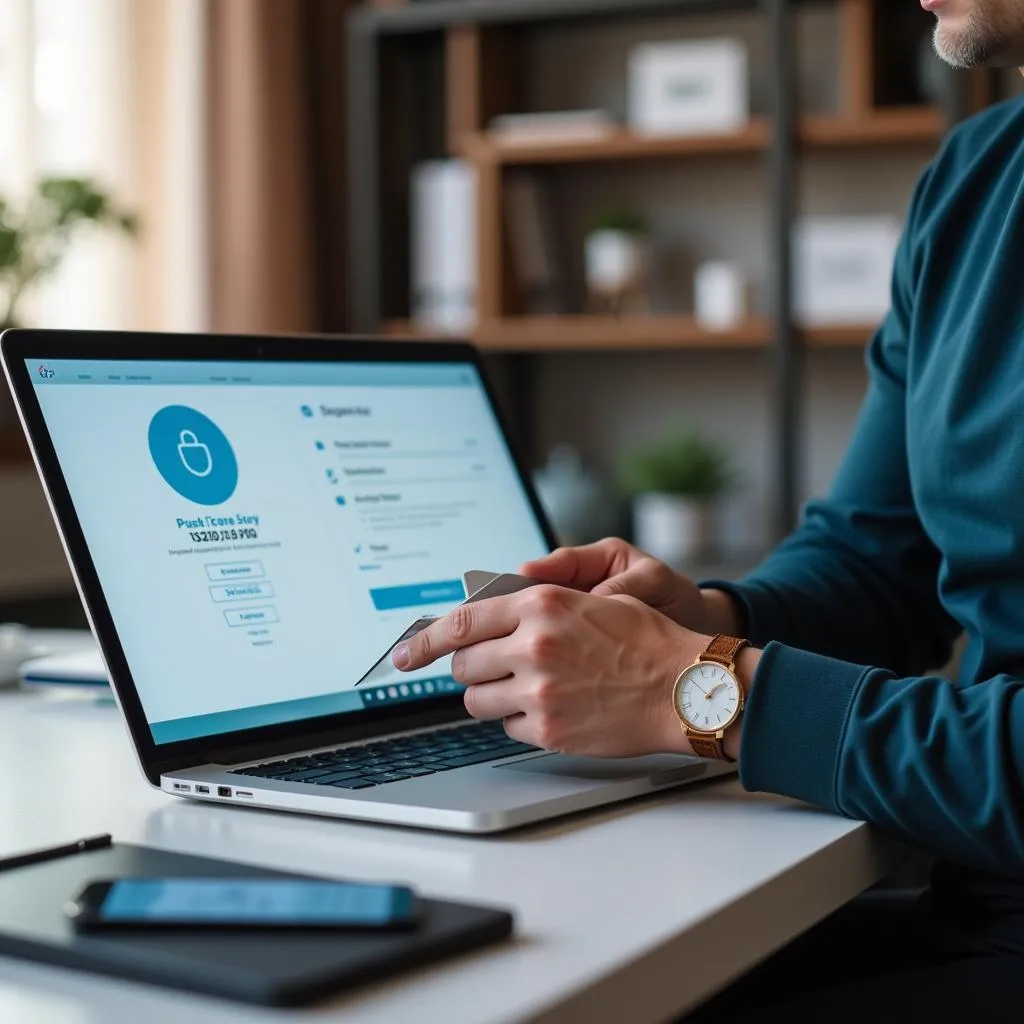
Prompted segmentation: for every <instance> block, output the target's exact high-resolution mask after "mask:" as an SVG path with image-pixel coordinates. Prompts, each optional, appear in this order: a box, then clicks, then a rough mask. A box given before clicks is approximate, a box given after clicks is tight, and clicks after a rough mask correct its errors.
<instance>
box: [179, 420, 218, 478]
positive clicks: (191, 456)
mask: <svg viewBox="0 0 1024 1024" xmlns="http://www.w3.org/2000/svg"><path fill="white" fill-rule="evenodd" d="M178 457H179V458H180V459H181V464H182V465H183V466H184V467H185V468H186V469H187V470H188V471H189V472H190V473H191V474H192V475H193V476H209V475H210V474H211V473H212V472H213V456H212V455H211V454H210V449H209V448H208V447H207V446H206V445H205V444H203V442H202V441H200V440H199V438H198V437H196V435H195V434H194V433H193V432H192V431H191V430H183V431H182V432H181V434H179V435H178ZM200 467H201V468H200Z"/></svg>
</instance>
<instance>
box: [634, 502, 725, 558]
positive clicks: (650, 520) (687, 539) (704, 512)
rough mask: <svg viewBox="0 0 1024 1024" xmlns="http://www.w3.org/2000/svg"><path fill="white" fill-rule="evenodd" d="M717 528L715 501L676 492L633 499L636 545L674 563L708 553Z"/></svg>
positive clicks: (656, 556)
mask: <svg viewBox="0 0 1024 1024" xmlns="http://www.w3.org/2000/svg"><path fill="white" fill-rule="evenodd" d="M713 528H714V504H713V502H711V501H707V500H702V499H694V498H685V497H681V496H679V495H677V494H638V495H637V496H636V497H635V498H634V499H633V533H634V539H635V540H636V545H637V547H639V548H641V549H642V550H644V551H646V552H647V553H648V554H649V555H653V556H654V557H655V558H659V559H661V561H663V562H667V563H668V564H669V565H672V566H682V565H685V564H686V563H688V562H692V561H694V560H696V559H697V558H699V557H701V556H702V555H704V554H706V553H707V551H708V550H709V548H710V546H711V540H712V532H713Z"/></svg>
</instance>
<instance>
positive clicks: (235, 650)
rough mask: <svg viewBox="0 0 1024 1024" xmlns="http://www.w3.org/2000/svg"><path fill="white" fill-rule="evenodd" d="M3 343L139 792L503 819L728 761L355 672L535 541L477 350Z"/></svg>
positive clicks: (531, 504)
mask: <svg viewBox="0 0 1024 1024" xmlns="http://www.w3.org/2000/svg"><path fill="white" fill-rule="evenodd" d="M0 356H2V361H3V367H4V372H5V373H6V375H7V379H8V381H9V383H10V386H11V389H12V392H13V395H14V399H15V403H16V405H17V409H18V413H19V416H20V418H21V422H22V424H23V426H24V429H25V433H26V435H27V437H28V441H29V445H30V447H31V450H32V454H33V457H34V459H35V463H36V467H37V469H38V471H39V474H40V477H41V478H42V482H43V486H44V488H45V490H46V494H47V496H48V500H49V502H50V507H51V509H52V511H53V514H54V518H55V519H56V523H57V527H58V530H59V532H60V535H61V538H62V540H63V543H64V546H65V551H66V553H67V557H68V560H69V562H70V564H71V568H72V571H73V573H74V576H75V579H76V582H77V585H78V588H79V591H80V594H81V597H82V601H83V604H84V606H85V609H86V612H87V614H88V616H89V621H90V624H91V626H92V629H93V632H94V633H95V636H96V639H97V642H98V644H99V646H100V649H101V651H102V654H103V659H104V662H105V664H106V667H107V671H108V673H109V676H110V680H111V685H112V687H113V689H114V692H115V694H116V697H117V701H118V704H119V706H120V709H121V712H122V714H123V717H124V720H125V722H126V724H127V727H128V732H129V735H130V737H131V741H132V744H133V746H134V749H135V752H136V754H137V756H138V761H139V764H140V766H141V768H142V771H143V772H144V774H145V776H146V778H147V779H148V780H149V782H150V783H151V784H152V785H153V786H156V787H159V788H160V789H162V790H163V791H164V792H166V793H169V794H173V795H175V796H180V797H184V798H187V799H192V800H203V801H209V802H213V803H221V804H230V805H238V806H246V807H256V808H265V809H272V810H277V811H295V812H303V813H309V814H320V815H330V816H336V817H340V818H349V819H360V820H364V821H373V822H386V823H391V824H398V825H409V826H420V827H424V828H433V829H445V830H451V831H456V832H495V831H499V830H502V829H507V828H512V827H515V826H519V825H524V824H527V823H529V822H535V821H538V820H541V819H545V818H551V817H554V816H557V815H562V814H567V813H571V812H574V811H580V810H583V809H585V808H590V807H595V806H598V805H601V804H607V803H610V802H612V801H617V800H622V799H625V798H628V797H635V796H639V795H641V794H644V793H650V792H652V791H654V790H660V789H664V788H666V787H669V786H676V785H679V784H682V783H686V782H690V781H692V780H695V779H700V778H707V777H709V776H710V775H712V774H718V773H719V772H722V771H728V770H729V769H728V766H725V765H719V764H717V763H708V762H704V761H701V760H699V759H696V758H688V757H679V756H671V755H664V756H661V755H658V756H652V757H642V758H633V759H624V760H603V759H597V758H584V757H573V756H568V755H564V754H559V753H549V752H546V751H543V750H538V749H535V748H532V747H528V746H525V745H523V744H520V743H516V742H514V741H512V740H510V739H509V738H508V736H507V735H506V734H505V732H504V729H503V727H502V723H501V722H477V721H474V720H472V719H470V718H469V716H468V715H467V714H466V712H465V709H464V706H463V700H462V688H461V687H460V686H459V685H458V684H457V683H456V682H455V680H454V679H453V678H452V676H451V674H450V667H449V662H448V661H443V662H438V663H437V664H435V665H433V666H431V667H430V668H429V669H425V670H423V671H420V672H416V673H413V674H410V675H403V674H401V673H398V672H393V673H391V674H390V675H389V674H388V673H387V672H385V674H384V676H383V677H381V675H380V672H379V671H378V672H375V673H374V674H373V676H372V681H371V682H370V683H365V684H364V685H357V683H359V682H360V680H363V679H364V677H366V676H367V673H368V671H369V670H370V669H371V668H372V667H373V666H374V665H375V664H376V663H377V662H378V661H379V659H380V657H381V654H382V652H384V651H386V650H387V649H388V647H389V646H390V645H391V644H392V643H393V641H394V640H395V639H396V637H398V636H399V635H400V634H401V633H402V632H403V630H405V629H406V628H407V627H408V626H409V624H410V623H411V622H413V621H415V620H417V619H419V618H421V617H423V616H429V615H443V614H445V613H446V612H447V611H449V610H450V609H451V608H453V607H454V606H455V605H456V604H458V603H459V602H461V601H462V600H463V599H464V598H465V597H466V593H465V588H464V584H463V575H464V573H466V571H467V570H471V569H472V570H486V571H489V572H491V573H509V572H511V573H514V572H515V570H516V567H517V566H519V565H520V564H521V563H522V562H523V561H525V560H527V559H531V558H536V557H538V556H540V555H543V554H544V553H545V552H547V551H549V550H550V549H551V546H552V535H551V530H550V528H549V527H548V525H547V523H546V521H545V518H544V515H543V513H542V512H541V509H540V506H539V504H538V502H537V498H536V495H535V494H534V492H533V489H532V487H531V486H530V482H529V479H528V477H527V476H526V474H525V473H524V472H523V469H522V466H521V464H520V463H519V462H518V461H517V459H516V457H515V456H514V454H513V452H512V448H511V446H510V444H509V439H508V434H507V431H506V429H505V427H504V424H503V422H502V418H501V415H500V413H499V410H498V407H497V405H496V403H495V400H494V396H493V394H492V391H491V389H490V387H489V386H488V384H487V381H486V379H485V376H484V372H483V368H482V366H481V360H480V356H479V354H478V353H477V351H476V350H475V349H474V348H473V347H472V346H469V345H466V344H461V343H453V342H436V343H435V342H397V341H380V340H373V339H354V338H323V337H320V338H302V337H281V338H269V337H267V338H256V337H224V336H211V335H195V336H186V335H170V334H128V333H126V334H115V333H106V332H96V333H91V332H77V331H71V332H68V331H52V332H51V331H19V330H12V331H8V332H6V333H5V334H4V335H3V336H2V338H0Z"/></svg>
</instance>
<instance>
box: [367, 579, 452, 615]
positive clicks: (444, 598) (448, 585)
mask: <svg viewBox="0 0 1024 1024" xmlns="http://www.w3.org/2000/svg"><path fill="white" fill-rule="evenodd" d="M465 596H466V591H465V588H464V587H463V586H462V580H440V581H438V582H436V583H409V584H407V585H405V586H402V587H378V588H377V589H376V590H371V591H370V597H371V598H372V599H373V606H374V608H376V609H377V611H379V612H391V611H395V609H397V608H416V607H418V606H420V605H424V604H448V603H450V602H452V601H461V600H463V599H464V598H465Z"/></svg>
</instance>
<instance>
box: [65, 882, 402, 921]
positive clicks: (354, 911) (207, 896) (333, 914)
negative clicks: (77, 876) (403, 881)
mask: <svg viewBox="0 0 1024 1024" xmlns="http://www.w3.org/2000/svg"><path fill="white" fill-rule="evenodd" d="M65 913H66V914H67V916H68V917H69V918H71V920H72V921H73V922H74V923H75V926H76V927H77V928H81V929H83V930H98V929H105V928H175V927H177V928H361V929H401V928H412V927H414V926H415V924H416V922H417V920H418V917H419V901H418V900H417V898H416V894H415V893H414V892H413V891H412V889H408V888H405V887H404V886H393V885H358V884H353V883H349V882H325V881H318V880H315V879H309V880H307V879H303V878H121V879H108V880H105V881H96V882H93V883H91V884H90V885H87V886H86V887H85V888H84V889H83V890H82V891H81V892H80V893H79V894H78V895H77V896H76V897H75V898H74V899H73V900H71V902H70V903H68V904H67V906H66V907H65Z"/></svg>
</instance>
